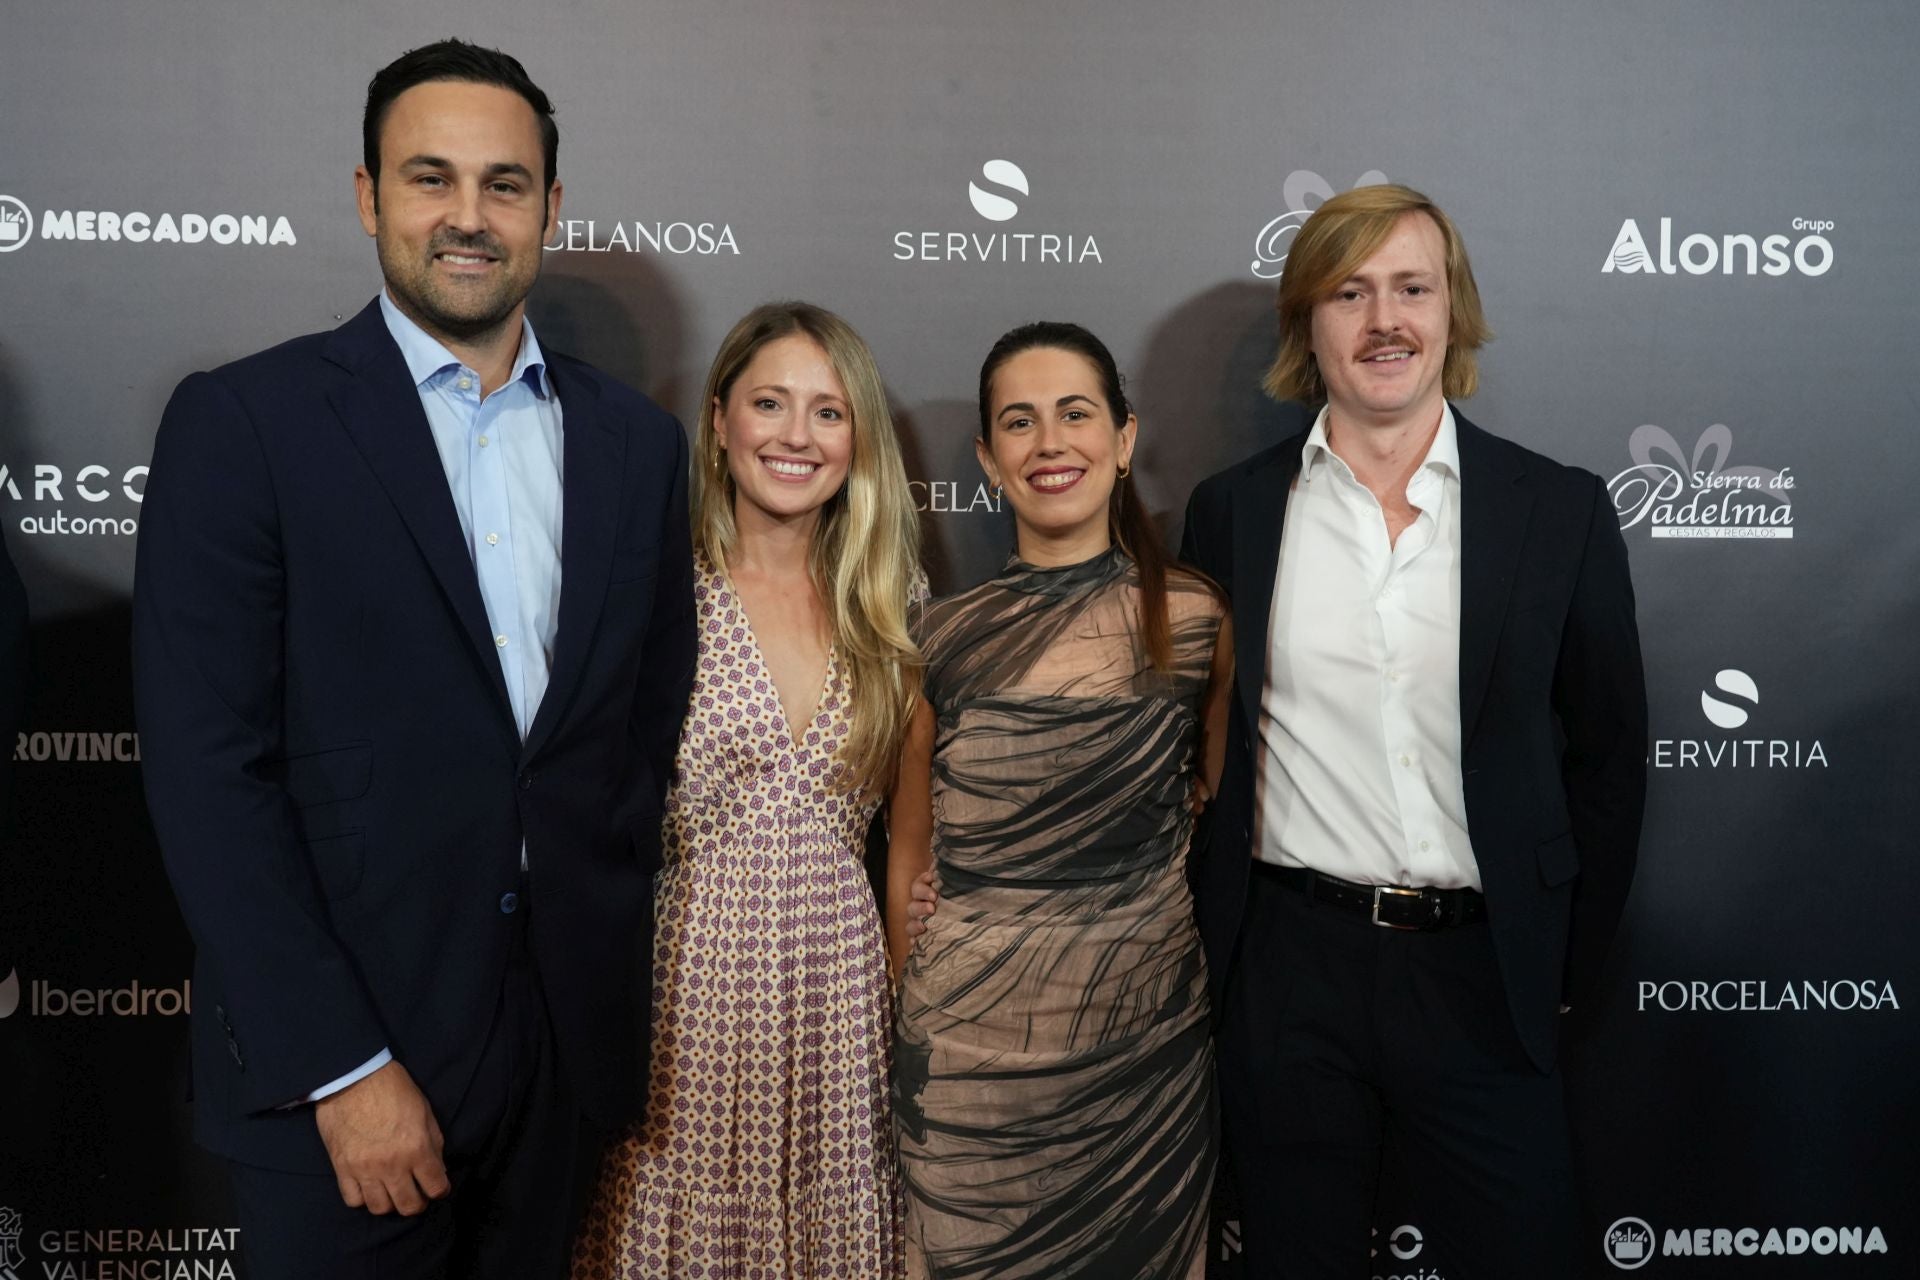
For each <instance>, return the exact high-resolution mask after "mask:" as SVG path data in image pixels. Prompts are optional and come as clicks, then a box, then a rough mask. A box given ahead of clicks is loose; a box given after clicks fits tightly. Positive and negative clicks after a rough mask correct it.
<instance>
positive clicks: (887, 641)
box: [693, 302, 922, 791]
mask: <svg viewBox="0 0 1920 1280" xmlns="http://www.w3.org/2000/svg"><path fill="white" fill-rule="evenodd" d="M794 335H801V336H804V337H807V338H811V339H812V340H813V341H815V342H817V343H819V344H820V348H821V349H822V350H823V351H825V352H826V353H827V359H828V361H829V362H831V364H832V365H833V371H834V373H835V374H837V375H838V376H839V378H840V385H841V386H842V387H844V388H845V389H846V392H847V400H848V408H849V410H850V413H851V417H852V427H853V459H852V462H851V464H850V465H849V467H848V469H847V481H846V483H845V484H844V485H842V486H841V487H840V491H839V492H838V493H836V494H834V495H833V496H832V497H831V498H829V499H827V503H826V505H825V507H823V508H822V509H821V512H820V521H819V523H818V524H816V525H815V526H814V531H813V545H812V547H811V549H810V550H809V553H808V557H807V560H808V571H809V573H810V575H811V577H812V579H813V586H814V590H815V591H817V592H819V594H820V598H821V600H822V601H824V602H825V603H826V606H827V613H828V616H829V618H830V620H831V623H832V627H833V643H834V646H835V648H836V649H837V650H838V651H839V657H840V664H841V667H842V669H843V670H844V671H845V672H846V674H847V681H848V684H849V686H850V687H851V689H852V695H853V696H852V699H851V701H852V711H851V714H850V715H849V717H848V720H849V727H848V732H847V738H846V741H845V742H844V743H842V744H841V747H840V760H841V762H842V764H844V765H845V770H844V772H843V773H842V774H841V779H842V785H844V786H846V787H847V788H849V789H854V788H858V789H862V790H876V791H878V790H885V789H886V788H887V787H888V786H890V785H891V783H892V780H893V774H894V770H895V768H896V766H897V765H898V763H899V757H900V749H901V744H902V743H903V742H904V741H905V739H906V733H907V724H908V722H909V721H911V720H912V718H913V708H914V701H915V699H916V698H917V697H918V696H919V692H920V672H921V668H922V662H921V658H920V651H919V649H918V648H916V647H915V645H914V643H913V638H912V636H911V635H909V634H908V631H907V608H908V600H909V597H910V595H911V593H912V592H913V591H914V589H915V584H916V582H917V580H918V579H919V576H920V520H919V516H918V515H917V514H916V512H915V511H914V506H913V495H912V494H911V492H910V491H909V490H908V488H907V472H906V467H905V466H904V465H903V464H902V462H901V460H900V443H899V440H898V439H897V438H896V437H895V435H894V431H893V415H892V414H891V413H890V412H889V411H888V409H887V394H886V389H885V387H884V386H882V384H881V382H880V370H879V369H878V368H877V367H876V366H875V365H874V361H873V353H872V352H871V351H869V350H868V349H867V344H866V343H865V342H864V341H863V340H862V339H861V337H860V335H859V334H857V333H855V332H854V330H853V326H851V325H849V324H848V323H847V322H846V321H845V320H842V319H841V318H840V317H839V316H837V315H835V314H833V312H831V311H827V310H825V309H824V308H821V307H816V306H813V305H812V304H810V303H805V302H769V303H766V304H764V305H762V306H758V307H755V308H754V309H753V310H752V311H750V312H748V313H747V314H746V315H745V316H744V317H742V318H741V320H740V322H739V323H738V324H736V325H734V326H733V330H732V332H730V333H728V334H727V336H726V339H725V341H723V342H721V344H720V351H719V354H718V355H716V356H714V358H713V368H712V369H710V370H709V371H708V373H707V386H706V393H705V394H704V395H703V396H702V397H701V399H700V421H699V425H698V427H697V428H696V430H695V437H694V485H693V540H694V543H695V545H696V546H698V547H699V548H700V550H701V551H703V552H704V553H705V554H706V557H707V559H708V560H709V561H711V562H712V563H713V564H715V565H718V566H724V565H725V564H726V563H727V556H728V554H729V553H730V552H731V551H732V550H733V548H734V545H735V543H736V541H737V540H738V537H739V533H738V530H737V529H736V527H735V525H734V520H733V504H734V498H735V486H734V483H733V476H732V474H731V473H730V472H729V471H728V470H727V456H726V451H725V450H723V449H722V448H721V447H720V437H719V435H718V434H717V433H716V432H715V431H714V427H713V414H714V405H715V404H716V403H718V404H724V403H725V402H726V398H727V396H728V395H729V394H730V393H731V392H732V390H733V384H734V380H735V379H736V378H738V377H739V376H740V372H741V371H742V370H743V369H745V368H746V367H747V365H748V364H749V363H750V362H751V361H752V360H753V357H754V355H755V353H757V352H758V351H759V350H760V348H762V347H764V346H766V345H767V344H768V343H770V342H777V341H778V340H780V339H781V338H786V337H792V336H794Z"/></svg>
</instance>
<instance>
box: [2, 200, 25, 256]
mask: <svg viewBox="0 0 1920 1280" xmlns="http://www.w3.org/2000/svg"><path fill="white" fill-rule="evenodd" d="M31 239H33V210H31V209H29V208H27V206H26V205H25V203H23V202H22V201H19V200H16V199H14V198H13V197H12V196H0V253H12V252H13V251H14V250H15V249H18V248H21V247H22V246H24V245H25V244H26V243H27V241H29V240H31Z"/></svg>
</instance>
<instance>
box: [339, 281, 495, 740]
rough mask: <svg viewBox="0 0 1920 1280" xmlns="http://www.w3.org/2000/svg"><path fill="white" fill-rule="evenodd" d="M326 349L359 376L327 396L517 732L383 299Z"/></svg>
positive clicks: (440, 469) (442, 471)
mask: <svg viewBox="0 0 1920 1280" xmlns="http://www.w3.org/2000/svg"><path fill="white" fill-rule="evenodd" d="M324 354H325V356H326V358H327V359H329V360H331V361H333V362H334V363H336V364H338V365H340V366H342V367H343V368H345V369H348V370H350V371H351V372H352V373H353V374H354V377H353V380H352V381H351V382H348V383H346V384H344V385H342V386H341V387H339V388H337V389H336V390H334V391H332V392H330V393H329V395H328V400H329V401H330V402H331V404H332V406H333V410H334V412H335V413H336V414H338V415H339V418H340V422H341V425H342V426H344V427H345V428H346V431H347V434H348V436H350V437H351V438H352V440H353V443H354V446H355V447H356V448H357V449H359V451H360V454H361V456H362V457H364V458H365V459H366V461H367V466H368V467H369V468H370V469H371V470H372V471H373V474H374V478H375V479H376V480H378V481H379V483H380V486H381V488H383V489H385V490H386V493H387V497H388V498H389V499H390V500H391V501H392V502H393V505H394V508H395V509H396V510H398V511H399V513H400V519H401V520H402V521H403V522H404V523H405V524H406V526H407V532H408V533H409V534H411V535H412V537H413V541H414V545H415V546H417V547H418V548H419V549H420V554H421V556H422V557H423V558H424V559H425V560H426V562H427V567H428V568H429V569H431V570H432V572H433V576H434V580H435V581H436V582H437V583H439V586H440V591H441V593H442V594H443V595H444V596H445V597H446V600H447V604H448V605H449V607H451V608H452V610H453V612H454V615H455V616H456V617H458V618H459V620H460V630H461V631H462V632H463V633H464V634H465V635H466V638H467V644H468V647H469V648H470V649H471V650H472V652H473V656H474V657H475V658H476V659H477V660H478V661H479V663H480V665H481V668H482V669H483V670H484V671H485V672H486V674H487V680H488V682H489V684H490V685H491V686H492V688H493V691H494V693H495V694H496V695H498V702H499V708H500V712H501V715H502V717H503V723H504V725H505V727H506V729H507V731H508V732H509V733H513V734H514V735H515V736H516V737H518V731H517V730H516V729H515V728H514V723H513V704H512V702H511V701H510V700H509V699H508V697H507V682H506V677H505V676H503V675H502V674H501V672H500V658H499V655H498V654H497V653H495V652H494V645H493V631H492V628H490V627H489V626H488V625H487V606H486V603H485V602H484V601H483V600H481V598H480V580H479V578H478V576H477V575H476V574H475V573H474V570H473V559H472V557H471V556H470V555H469V554H468V552H467V546H466V542H465V540H464V539H463V537H462V535H461V532H460V515H459V513H458V512H457V511H456V510H455V509H454V505H453V495H452V494H451V493H450V492H448V489H447V472H446V468H445V467H444V466H442V465H441V462H440V454H439V452H438V450H436V449H435V448H434V445H433V431H432V428H430V427H429V426H428V425H427V414H426V410H424V409H423V408H421V407H420V393H419V390H418V388H416V387H415V386H414V383H413V377H412V375H411V374H409V373H408V372H407V365H406V361H405V360H403V359H402V358H401V356H400V348H399V347H397V346H395V345H394V342H393V336H392V335H391V334H389V333H388V332H387V326H386V322H385V321H384V320H383V319H382V318H381V316H380V303H379V300H378V299H375V300H374V301H373V302H372V303H369V304H368V305H367V307H366V309H365V310H363V311H361V312H360V314H359V315H357V316H355V317H354V318H353V319H352V320H349V321H348V322H347V323H346V324H344V325H342V326H341V327H340V328H338V329H336V330H334V332H333V334H332V335H331V336H330V338H329V339H328V342H327V345H326V347H325V349H324Z"/></svg>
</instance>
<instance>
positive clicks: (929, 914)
mask: <svg viewBox="0 0 1920 1280" xmlns="http://www.w3.org/2000/svg"><path fill="white" fill-rule="evenodd" d="M911 892H912V896H911V897H910V898H908V899H907V936H908V937H909V938H917V937H919V936H920V935H921V934H923V933H925V932H926V931H927V921H929V920H931V919H932V918H933V913H934V910H935V908H937V907H938V906H939V905H940V881H939V880H938V879H936V878H935V877H934V874H933V868H932V867H928V868H927V869H926V870H925V871H922V872H921V873H920V874H919V875H918V876H917V877H915V878H914V881H913V888H912V890H911Z"/></svg>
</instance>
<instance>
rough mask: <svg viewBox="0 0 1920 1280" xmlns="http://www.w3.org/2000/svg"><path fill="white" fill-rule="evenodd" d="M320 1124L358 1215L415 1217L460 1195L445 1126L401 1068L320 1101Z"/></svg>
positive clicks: (343, 1190)
mask: <svg viewBox="0 0 1920 1280" xmlns="http://www.w3.org/2000/svg"><path fill="white" fill-rule="evenodd" d="M313 1122H314V1124H316V1125H317V1126H319V1129H320V1141H322V1142H324V1143H325V1144H326V1146H327V1158H328V1159H330V1160H332V1161H333V1174H334V1177H336V1178H338V1179H339V1180H340V1198H341V1199H342V1200H345V1201H346V1202H347V1207H348V1208H350V1209H365V1210H366V1211H367V1212H369V1213H391V1212H393V1211H395V1210H398V1211H399V1212H400V1213H402V1214H404V1215H406V1216H408V1217H412V1216H413V1215H415V1214H420V1213H425V1212H426V1211H427V1202H428V1201H429V1200H438V1199H440V1198H441V1197H442V1196H444V1195H446V1194H447V1193H448V1192H449V1191H451V1190H453V1184H452V1183H451V1182H449V1181H447V1167H446V1165H444V1164H443V1163H441V1160H440V1152H441V1150H442V1148H443V1147H444V1146H445V1145H446V1142H445V1139H443V1138H442V1137H441V1136H440V1124H439V1122H438V1121H436V1120H435V1119H434V1118H433V1108H432V1107H431V1106H430V1105H428V1103H427V1098H426V1095H425V1094H423V1093H421V1092H420V1088H419V1086H418V1085H416V1084H414V1082H413V1077H412V1076H410V1075H408V1074H407V1069H406V1068H405V1067H403V1066H401V1065H400V1064H399V1063H398V1062H389V1063H388V1064H387V1065H386V1066H384V1067H381V1068H380V1069H379V1070H378V1071H376V1072H374V1073H373V1074H372V1075H370V1076H368V1077H367V1078H366V1079H364V1080H358V1081H355V1082H354V1083H353V1084H350V1085H348V1086H347V1087H346V1088H344V1089H342V1090H341V1091H340V1092H339V1093H336V1094H332V1095H330V1096H328V1097H325V1098H322V1099H321V1100H320V1101H318V1102H316V1103H314V1104H313Z"/></svg>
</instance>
